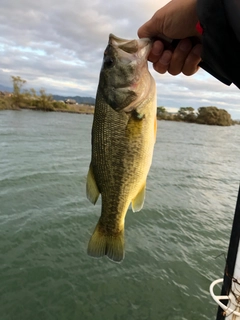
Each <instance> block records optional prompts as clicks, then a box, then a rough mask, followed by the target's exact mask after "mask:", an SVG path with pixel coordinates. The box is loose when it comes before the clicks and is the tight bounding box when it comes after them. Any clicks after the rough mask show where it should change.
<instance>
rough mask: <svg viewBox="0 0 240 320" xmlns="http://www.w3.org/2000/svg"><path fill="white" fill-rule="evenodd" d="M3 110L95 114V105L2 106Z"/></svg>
mask: <svg viewBox="0 0 240 320" xmlns="http://www.w3.org/2000/svg"><path fill="white" fill-rule="evenodd" d="M2 110H15V111H21V110H32V111H46V112H64V113H78V114H94V106H92V105H85V104H74V105H71V104H68V105H66V104H63V108H59V107H58V108H51V109H43V108H39V107H35V106H24V107H5V108H0V111H2Z"/></svg>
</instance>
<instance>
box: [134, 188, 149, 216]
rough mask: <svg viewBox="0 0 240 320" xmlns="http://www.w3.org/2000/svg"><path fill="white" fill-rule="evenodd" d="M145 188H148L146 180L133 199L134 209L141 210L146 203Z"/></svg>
mask: <svg viewBox="0 0 240 320" xmlns="http://www.w3.org/2000/svg"><path fill="white" fill-rule="evenodd" d="M145 189H146V182H145V183H144V185H143V186H142V188H141V189H140V191H139V192H138V194H137V196H136V197H135V198H134V199H133V200H132V211H133V212H137V211H140V210H141V209H142V207H143V204H144V199H145Z"/></svg>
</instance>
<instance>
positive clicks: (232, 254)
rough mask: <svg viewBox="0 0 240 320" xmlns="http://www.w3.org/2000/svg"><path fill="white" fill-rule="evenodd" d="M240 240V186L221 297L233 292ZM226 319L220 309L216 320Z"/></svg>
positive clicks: (225, 302)
mask: <svg viewBox="0 0 240 320" xmlns="http://www.w3.org/2000/svg"><path fill="white" fill-rule="evenodd" d="M239 240H240V186H239V190H238V198H237V204H236V209H235V215H234V219H233V225H232V232H231V237H230V242H229V247H228V255H227V261H226V267H225V273H224V281H223V286H222V291H221V295H229V292H230V290H231V284H232V276H233V273H234V268H235V263H236V258H237V252H238V245H239ZM222 302H223V303H224V304H225V305H227V302H228V301H227V300H225V301H222ZM224 319H225V316H224V314H223V310H222V308H220V307H219V308H218V312H217V318H216V320H224Z"/></svg>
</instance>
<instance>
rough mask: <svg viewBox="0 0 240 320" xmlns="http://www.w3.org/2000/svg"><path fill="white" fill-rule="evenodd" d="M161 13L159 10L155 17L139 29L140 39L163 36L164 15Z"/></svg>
mask: <svg viewBox="0 0 240 320" xmlns="http://www.w3.org/2000/svg"><path fill="white" fill-rule="evenodd" d="M160 13H161V11H160V10H158V11H157V12H156V13H155V14H154V15H153V17H152V18H151V19H150V20H148V21H147V22H146V23H144V24H143V25H142V26H141V27H140V28H139V29H138V36H139V38H152V37H155V36H157V35H158V34H162V33H163V32H162V23H163V21H162V18H161V16H162V14H160Z"/></svg>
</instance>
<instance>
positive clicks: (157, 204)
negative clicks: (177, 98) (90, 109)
mask: <svg viewBox="0 0 240 320" xmlns="http://www.w3.org/2000/svg"><path fill="white" fill-rule="evenodd" d="M91 123H92V116H90V115H79V114H66V113H44V112H36V111H35V112H34V111H21V112H19V111H1V112H0V320H55V319H56V320H75V319H76V320H77V319H83V320H92V319H94V320H126V319H127V320H128V319H129V320H145V319H146V320H156V319H164V320H168V319H169V320H185V319H186V320H199V319H208V320H209V319H210V320H214V319H215V315H216V311H217V307H216V306H215V304H214V303H213V302H212V299H211V297H210V294H209V285H210V283H211V282H212V281H213V280H215V279H217V278H221V277H222V276H223V270H224V266H225V258H226V254H227V248H228V242H229V237H230V231H231V225H232V219H233V215H234V210H235V205H236V199H237V191H238V185H239V177H240V166H239V155H240V143H239V142H240V126H232V127H211V126H201V125H196V124H185V123H176V122H164V121H161V122H158V135H157V142H156V147H155V153H154V158H153V164H152V167H151V171H150V173H149V177H148V182H147V194H146V200H145V204H144V208H143V210H142V211H140V212H137V213H132V212H131V210H129V211H128V214H127V217H126V224H125V242H126V255H125V260H124V261H123V262H122V263H121V264H115V263H113V262H111V261H110V260H108V259H107V258H103V259H100V260H97V259H93V258H91V257H89V256H88V255H87V254H86V248H87V244H88V241H89V238H90V236H91V233H92V231H93V229H94V227H95V225H96V223H97V220H98V216H99V214H100V202H98V203H97V204H96V206H93V205H92V204H91V203H90V202H89V201H88V200H87V199H86V196H85V183H86V174H87V171H88V165H89V161H90V152H91V147H90V134H91Z"/></svg>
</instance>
